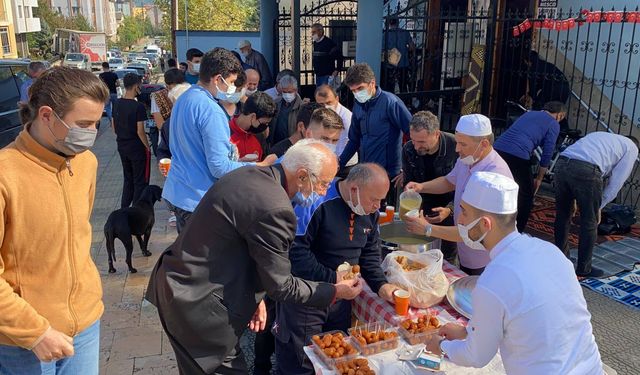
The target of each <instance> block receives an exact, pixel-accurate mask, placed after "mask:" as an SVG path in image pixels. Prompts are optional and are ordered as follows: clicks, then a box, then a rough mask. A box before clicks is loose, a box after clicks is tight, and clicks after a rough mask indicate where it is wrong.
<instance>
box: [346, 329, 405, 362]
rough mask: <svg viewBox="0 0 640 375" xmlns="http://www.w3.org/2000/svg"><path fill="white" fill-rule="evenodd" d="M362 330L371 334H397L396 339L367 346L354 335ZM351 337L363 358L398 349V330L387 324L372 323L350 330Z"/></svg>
mask: <svg viewBox="0 0 640 375" xmlns="http://www.w3.org/2000/svg"><path fill="white" fill-rule="evenodd" d="M361 330H366V331H369V332H395V333H396V337H393V338H390V339H387V340H383V341H378V342H375V343H371V344H367V345H362V344H361V343H360V341H358V339H357V338H356V336H355V335H354V333H357V332H358V331H361ZM349 336H351V338H352V340H353V342H354V343H355V344H356V349H357V350H359V351H360V353H361V354H362V355H363V356H369V355H374V354H378V353H382V352H386V351H389V350H393V349H396V348H397V347H398V340H399V336H398V329H397V328H395V327H393V326H392V325H391V324H389V323H387V322H372V323H367V324H365V325H361V326H357V327H353V328H349Z"/></svg>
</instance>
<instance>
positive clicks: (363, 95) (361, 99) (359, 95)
mask: <svg viewBox="0 0 640 375" xmlns="http://www.w3.org/2000/svg"><path fill="white" fill-rule="evenodd" d="M353 96H354V97H355V98H356V100H357V101H358V103H360V104H364V103H366V102H367V101H368V100H369V99H371V94H370V93H369V91H368V90H367V89H362V90H360V91H357V92H355V93H354V94H353Z"/></svg>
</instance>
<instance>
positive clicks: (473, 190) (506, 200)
mask: <svg viewBox="0 0 640 375" xmlns="http://www.w3.org/2000/svg"><path fill="white" fill-rule="evenodd" d="M462 200H463V201H465V202H466V203H467V204H469V205H471V206H473V207H475V208H477V209H480V210H482V211H486V212H491V213H494V214H513V213H515V212H516V211H518V184H516V182H515V181H514V180H512V179H511V178H510V177H507V176H504V175H501V174H498V173H494V172H474V173H473V174H472V175H471V177H470V178H469V181H468V182H467V185H466V186H465V187H464V193H462Z"/></svg>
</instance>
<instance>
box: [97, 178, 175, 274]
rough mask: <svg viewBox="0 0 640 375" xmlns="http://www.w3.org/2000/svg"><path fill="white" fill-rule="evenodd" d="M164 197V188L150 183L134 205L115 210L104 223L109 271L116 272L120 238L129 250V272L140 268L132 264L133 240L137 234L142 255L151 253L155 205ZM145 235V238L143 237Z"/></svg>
mask: <svg viewBox="0 0 640 375" xmlns="http://www.w3.org/2000/svg"><path fill="white" fill-rule="evenodd" d="M161 199H162V189H161V188H160V187H159V186H156V185H149V186H147V187H146V188H144V190H143V191H142V195H140V199H138V201H136V202H135V203H134V204H133V206H131V207H127V208H121V209H119V210H115V211H113V212H112V213H111V214H110V215H109V218H108V219H107V222H106V223H105V224H104V237H105V239H106V240H107V253H108V254H109V273H114V272H116V269H115V268H113V261H114V260H116V253H115V247H114V243H115V240H116V238H118V239H120V241H121V242H122V244H123V245H124V248H125V249H126V250H127V266H129V272H131V273H136V272H138V270H136V269H135V268H133V266H132V265H131V253H132V252H133V240H132V239H131V236H136V238H137V239H138V243H139V244H140V248H141V249H142V255H144V256H146V257H148V256H150V255H151V253H150V252H149V251H148V250H147V244H148V243H149V237H150V236H151V229H152V228H153V224H154V223H155V215H154V212H153V205H154V204H155V203H156V202H158V201H160V200H161ZM143 236H144V239H143Z"/></svg>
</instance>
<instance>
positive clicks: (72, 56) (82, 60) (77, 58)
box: [62, 53, 91, 71]
mask: <svg viewBox="0 0 640 375" xmlns="http://www.w3.org/2000/svg"><path fill="white" fill-rule="evenodd" d="M62 66H68V67H71V68H78V69H83V70H88V71H91V61H89V56H88V55H85V54H82V53H67V54H66V55H65V56H64V60H62Z"/></svg>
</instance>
